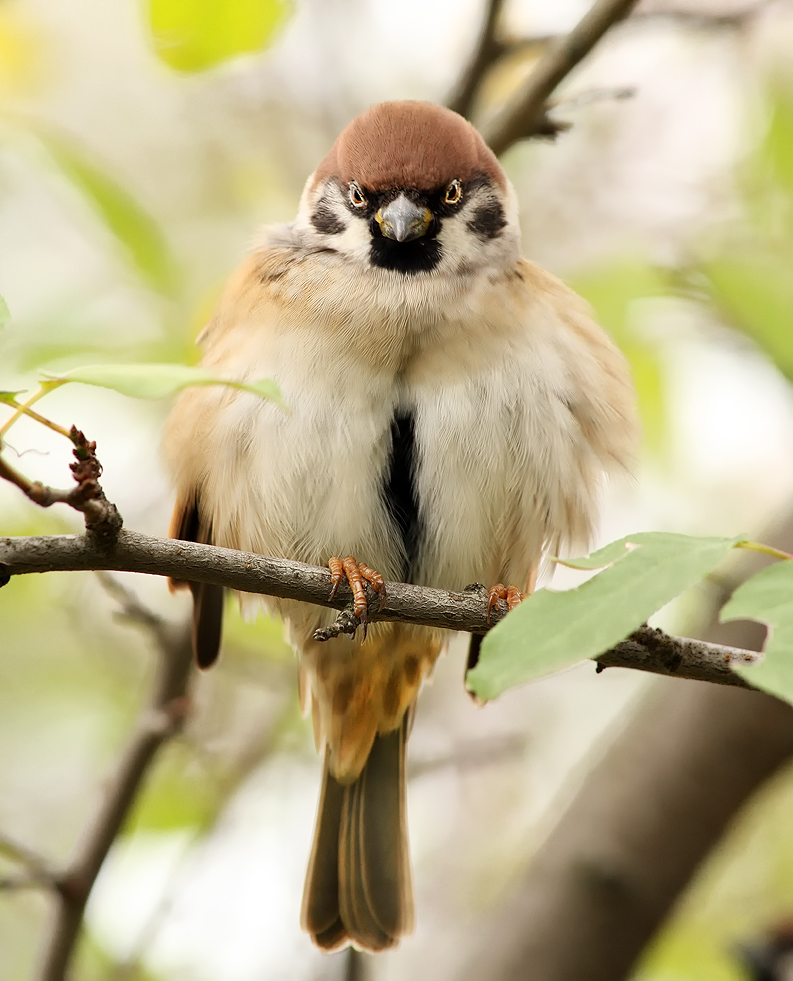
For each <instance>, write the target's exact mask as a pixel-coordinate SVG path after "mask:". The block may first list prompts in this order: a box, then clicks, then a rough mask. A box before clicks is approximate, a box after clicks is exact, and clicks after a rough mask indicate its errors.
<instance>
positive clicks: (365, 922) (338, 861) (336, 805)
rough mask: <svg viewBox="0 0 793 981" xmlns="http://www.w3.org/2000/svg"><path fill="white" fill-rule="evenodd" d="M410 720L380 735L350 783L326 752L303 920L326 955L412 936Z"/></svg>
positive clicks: (378, 946) (373, 947) (376, 947)
mask: <svg viewBox="0 0 793 981" xmlns="http://www.w3.org/2000/svg"><path fill="white" fill-rule="evenodd" d="M410 715H411V713H410V711H408V712H406V713H405V717H404V718H403V720H402V723H401V725H400V726H399V727H398V728H397V729H395V730H394V731H393V732H389V733H385V734H382V735H377V736H375V740H374V745H373V746H372V750H371V752H370V753H369V758H368V759H367V761H366V764H365V765H364V768H363V770H362V771H361V774H360V776H359V777H358V778H357V779H356V780H355V781H353V782H352V783H349V784H342V783H339V781H338V780H336V778H335V777H334V776H333V775H332V774H331V773H330V770H329V766H328V761H329V756H328V751H327V750H326V752H325V763H324V770H323V776H322V790H321V793H320V799H319V813H318V816H317V825H316V829H315V831H314V846H313V848H312V850H311V859H310V861H309V865H308V873H307V875H306V885H305V890H304V892H303V911H302V915H301V923H302V926H303V929H304V930H306V931H308V933H310V934H311V936H312V938H313V940H314V942H315V943H316V944H317V945H318V946H319V947H322V948H324V949H325V950H334V949H336V948H338V947H342V946H344V945H345V944H346V943H348V942H351V943H353V944H355V946H356V947H359V948H361V949H363V950H371V951H377V950H384V949H386V948H387V947H393V946H395V945H396V944H397V943H399V940H400V937H402V935H403V934H405V933H410V931H411V930H412V929H413V885H412V881H411V873H410V854H409V851H408V840H407V820H406V817H407V815H406V807H405V791H406V785H405V744H406V742H407V733H408V727H409V724H410V720H409V716H410Z"/></svg>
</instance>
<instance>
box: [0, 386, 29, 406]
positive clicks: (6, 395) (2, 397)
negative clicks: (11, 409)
mask: <svg viewBox="0 0 793 981" xmlns="http://www.w3.org/2000/svg"><path fill="white" fill-rule="evenodd" d="M24 392H25V389H20V391H18V392H0V402H4V403H5V404H6V405H16V404H17V395H23V394H24Z"/></svg>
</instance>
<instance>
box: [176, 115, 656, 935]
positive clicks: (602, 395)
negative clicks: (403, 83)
mask: <svg viewBox="0 0 793 981" xmlns="http://www.w3.org/2000/svg"><path fill="white" fill-rule="evenodd" d="M199 342H200V343H201V344H202V345H203V347H204V350H205V354H204V358H203V362H202V364H203V365H204V366H205V367H206V368H209V369H211V370H212V371H213V372H215V373H216V374H219V375H222V377H225V378H230V379H238V380H250V379H258V378H272V379H274V380H275V381H276V382H277V383H278V386H279V388H280V391H281V393H282V397H283V400H284V402H285V403H286V405H287V407H288V411H284V410H283V409H282V408H280V407H279V406H277V405H275V404H273V403H270V402H266V401H264V400H261V399H258V398H257V397H256V396H254V395H252V394H249V393H245V392H242V391H239V390H233V389H230V388H222V387H220V388H193V389H189V390H187V391H186V392H185V393H184V394H183V395H182V396H181V398H180V399H179V401H178V403H177V405H176V406H175V408H174V410H173V412H172V414H171V416H170V419H169V421H168V423H167V427H166V432H165V437H164V452H165V456H166V459H167V462H168V464H169V467H170V470H171V472H172V474H173V477H174V480H175V484H176V490H177V504H176V510H175V513H174V519H173V523H172V529H171V535H172V537H174V538H179V539H183V540H190V541H196V542H208V543H215V544H217V545H223V546H226V547H230V548H237V549H243V550H246V551H251V552H256V553H260V554H265V555H271V556H278V557H282V558H288V559H294V560H298V561H301V562H307V563H312V564H315V565H322V564H327V565H329V567H330V568H331V571H332V573H333V582H334V589H335V585H337V584H338V583H339V582H340V581H341V580H342V578H344V577H346V578H347V579H348V580H349V582H350V585H351V587H352V589H353V594H354V596H355V601H356V607H355V608H356V612H357V613H359V614H360V615H361V616H362V617H365V615H366V593H365V590H364V586H363V582H364V580H366V581H368V582H369V583H370V584H371V586H372V588H373V589H374V590H375V591H379V592H380V593H381V594H382V590H383V580H384V579H386V580H397V581H404V582H410V583H415V584H418V585H426V586H435V587H440V588H444V589H450V590H459V589H462V588H464V587H465V586H466V585H468V584H470V583H475V582H480V583H485V584H488V585H489V586H491V587H492V588H491V589H490V593H489V601H488V602H489V605H490V606H492V605H493V604H494V603H497V602H498V600H499V599H500V598H505V599H506V600H507V603H508V605H509V606H510V607H513V606H515V605H516V604H517V603H518V602H520V600H521V598H522V597H523V595H524V594H526V593H528V592H530V591H531V590H532V589H533V588H534V585H535V581H536V576H537V569H538V566H539V563H540V561H541V559H542V556H543V553H544V552H548V551H553V552H556V551H557V550H558V549H560V548H562V547H565V546H581V545H586V544H587V543H588V541H589V539H590V537H591V534H592V530H593V524H594V522H595V520H596V515H597V507H598V497H599V491H600V488H601V485H602V484H603V482H604V477H605V475H607V474H610V473H616V474H618V473H620V472H623V471H625V470H628V469H630V467H631V464H632V461H633V458H634V453H635V448H636V442H637V424H636V419H635V410H634V402H635V396H634V390H633V387H632V383H631V380H630V376H629V372H628V370H627V367H626V365H625V362H624V360H623V358H622V356H621V355H620V353H619V352H618V351H617V349H616V348H615V347H614V345H613V344H612V343H611V341H610V340H609V338H608V337H607V335H606V334H605V333H604V331H603V330H602V329H601V328H600V327H599V326H598V325H597V324H596V323H595V322H594V321H593V319H592V316H591V314H590V311H589V309H588V307H587V306H586V304H585V303H584V302H583V301H582V300H581V299H580V298H579V297H578V296H577V295H576V294H575V293H574V292H572V291H571V290H570V289H568V288H567V287H565V286H564V285H563V284H562V283H561V282H560V281H559V280H558V279H556V278H555V277H553V276H552V275H550V274H549V273H547V272H544V271H543V270H542V269H540V268H539V267H538V266H536V265H534V264H533V263H531V262H529V261H527V260H526V259H523V258H521V253H520V231H519V225H518V214H517V202H516V197H515V192H514V190H513V188H512V186H511V185H510V183H509V181H508V180H507V177H506V175H505V173H504V171H503V169H502V168H501V165H500V164H499V162H498V160H497V159H496V157H495V156H494V155H493V153H492V152H491V151H490V149H489V148H488V147H487V145H486V144H485V142H484V141H483V139H482V138H481V136H480V135H479V134H478V133H477V131H476V130H475V129H474V128H473V126H471V125H470V123H468V122H467V121H466V120H465V119H463V118H462V117H461V116H459V115H457V114H456V113H454V112H451V111H450V110H448V109H445V108H442V107H440V106H437V105H433V104H430V103H426V102H412V101H405V102H387V103H384V104H381V105H375V106H373V107H371V108H370V109H368V110H367V111H366V112H364V113H363V114H362V115H360V116H358V117H357V118H355V119H353V120H352V122H350V123H349V125H348V126H347V127H346V128H345V129H344V130H343V132H342V133H341V135H340V136H339V137H338V138H337V140H336V142H335V143H334V145H333V147H332V148H331V150H330V152H329V153H328V155H327V156H326V157H325V159H324V160H323V161H322V162H321V163H320V164H319V166H318V167H317V169H316V170H315V171H314V173H313V174H311V176H310V177H309V178H308V181H307V183H306V185H305V189H304V191H303V195H302V198H301V200H300V205H299V209H298V213H297V218H296V219H295V221H294V222H293V223H292V224H290V225H285V226H279V227H272V228H268V229H266V230H265V231H264V234H263V236H262V239H261V243H260V244H259V245H258V247H257V248H255V249H254V251H253V253H252V254H251V255H250V257H249V258H248V259H247V260H246V261H245V262H244V263H243V264H242V266H241V267H240V269H239V270H238V271H237V272H236V273H235V274H234V275H233V276H232V278H231V280H230V282H229V284H228V286H227V288H226V290H225V293H224V294H223V296H222V298H221V300H220V303H219V306H218V309H217V311H216V313H215V315H214V317H213V319H212V320H211V322H210V323H209V325H208V326H207V327H206V328H205V329H204V331H203V333H202V334H201V336H200V338H199ZM503 583H509V584H510V585H509V586H508V587H505V586H504V585H502V584H503ZM191 589H192V591H193V597H194V629H195V645H196V655H197V659H198V662H199V664H200V665H202V666H204V667H206V666H208V665H210V664H211V663H212V662H213V661H214V659H215V657H216V656H217V652H218V646H219V643H220V633H221V620H222V609H223V595H222V590H221V589H220V588H219V587H216V586H210V585H202V584H196V583H194V584H191ZM241 600H242V602H243V603H245V602H251V601H253V599H252V597H244V596H243V597H241ZM256 601H257V602H258V598H257V600H256ZM267 602H268V605H269V606H270V608H271V609H273V610H275V611H276V612H278V613H279V614H280V615H281V616H283V618H284V619H285V621H286V623H287V625H288V630H289V636H290V639H291V642H292V643H293V645H294V647H295V649H296V651H297V653H298V656H299V689H300V695H301V702H302V705H303V708H304V711H306V712H307V711H309V710H310V711H311V712H312V715H313V721H314V733H315V738H316V743H317V747H318V750H319V751H320V752H321V753H322V754H323V760H324V763H323V777H322V788H321V791H320V800H319V813H318V817H317V823H316V832H315V837H314V844H313V848H312V851H311V858H310V861H309V868H308V875H307V878H306V885H305V891H304V897H303V910H302V920H301V922H302V926H303V928H304V929H305V930H307V931H308V933H309V934H310V935H311V937H312V938H313V940H314V942H315V943H316V944H317V945H318V946H319V947H321V948H323V949H326V950H333V949H337V948H339V947H342V946H345V945H346V944H348V943H352V944H354V945H355V946H356V947H358V948H360V949H363V950H369V951H378V950H383V949H385V948H388V947H392V946H394V945H395V944H397V943H398V942H399V940H400V938H401V937H402V936H403V935H404V934H406V933H409V932H410V930H411V929H412V925H413V890H412V882H411V870H410V858H409V854H408V844H407V827H406V805H405V743H406V739H407V736H408V732H409V729H410V725H411V720H412V716H413V709H414V706H415V702H416V698H417V695H418V691H419V687H420V686H421V682H422V679H423V678H425V677H426V676H427V675H428V673H429V672H430V671H431V670H432V667H433V664H434V662H435V660H436V659H437V657H438V655H439V653H440V652H441V649H442V648H443V646H444V644H445V642H446V636H445V634H444V632H442V631H439V630H434V629H430V628H426V627H419V626H411V625H405V624H396V623H383V622H380V623H374V624H372V625H371V626H370V627H369V629H368V632H366V633H365V634H364V632H363V631H358V633H357V635H356V636H354V637H350V636H339V637H336V638H334V639H332V640H328V641H325V642H320V641H319V640H317V639H315V636H314V634H315V631H316V630H317V629H318V628H322V627H325V626H327V625H328V624H329V623H331V622H332V619H333V616H334V613H333V611H330V610H325V609H321V608H319V607H315V606H311V605H308V604H303V603H297V602H293V601H284V600H274V599H273V600H268V601H267ZM477 650H478V648H477V644H476V641H474V642H473V643H472V654H471V657H470V658H469V660H470V661H471V662H472V661H473V660H474V659H475V657H476V652H477Z"/></svg>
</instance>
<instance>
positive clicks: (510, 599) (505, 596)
mask: <svg viewBox="0 0 793 981" xmlns="http://www.w3.org/2000/svg"><path fill="white" fill-rule="evenodd" d="M527 595H528V593H522V592H521V591H520V590H519V589H518V587H517V586H505V585H504V584H503V583H497V584H496V585H495V586H491V587H490V589H488V591H487V622H488V623H490V614H491V613H492V612H493V610H494V609H496V608H497V607H498V604H499V602H500V601H501V600H506V601H507V610H508V611H510V610H514V609H515V607H516V606H520V604H521V603H522V602H523V600H524V599H526V596H527Z"/></svg>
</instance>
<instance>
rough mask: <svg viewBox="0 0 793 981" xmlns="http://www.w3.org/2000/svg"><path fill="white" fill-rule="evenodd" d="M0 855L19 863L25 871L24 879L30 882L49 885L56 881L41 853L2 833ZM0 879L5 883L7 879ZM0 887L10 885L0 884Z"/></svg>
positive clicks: (53, 872) (55, 875) (0, 834)
mask: <svg viewBox="0 0 793 981" xmlns="http://www.w3.org/2000/svg"><path fill="white" fill-rule="evenodd" d="M0 855H2V857H3V858H6V859H8V860H9V861H11V862H16V863H17V864H18V865H21V866H22V867H23V868H24V869H25V870H26V872H27V876H26V877H25V879H27V880H28V881H30V882H36V883H37V884H39V885H41V884H42V883H43V884H46V885H49V886H52V885H53V884H55V883H56V882H57V879H58V876H57V874H56V873H55V871H54V870H53V869H52V868H51V867H50V865H49V863H48V862H47V860H46V859H45V858H44V857H43V856H42V855H39V853H38V852H36V851H34V850H33V849H32V848H28V846H27V845H23V844H22V843H21V842H19V841H16V839H14V838H11V837H10V836H9V835H7V834H4V833H0ZM0 881H2V882H6V883H7V882H8V881H9V880H0ZM0 888H11V887H9V886H8V885H5V886H2V885H0Z"/></svg>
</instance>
